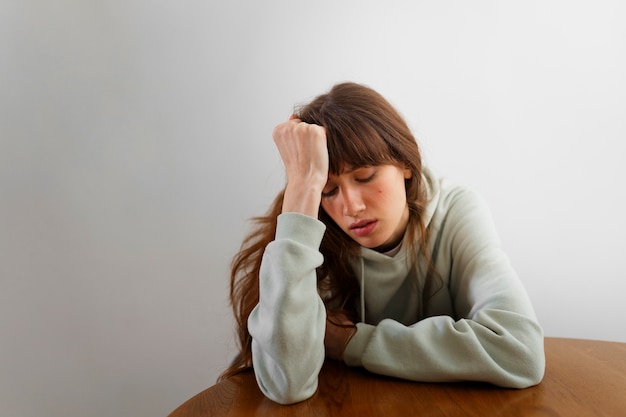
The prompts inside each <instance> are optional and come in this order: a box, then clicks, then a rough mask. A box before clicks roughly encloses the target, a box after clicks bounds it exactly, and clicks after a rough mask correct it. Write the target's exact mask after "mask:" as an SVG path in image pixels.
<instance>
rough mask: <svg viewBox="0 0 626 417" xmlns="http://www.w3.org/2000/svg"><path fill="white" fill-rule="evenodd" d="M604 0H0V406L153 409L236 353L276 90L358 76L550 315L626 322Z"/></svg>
mask: <svg viewBox="0 0 626 417" xmlns="http://www.w3.org/2000/svg"><path fill="white" fill-rule="evenodd" d="M625 21H626V3H624V2H622V1H621V0H613V1H611V0H589V1H582V0H537V1H501V0H497V1H496V0H493V1H488V0H477V1H466V0H451V1H414V0H407V1H385V2H382V1H362V0H350V1H334V0H332V1H331V0H327V1H316V2H299V1H287V0H284V1H262V2H261V1H259V2H255V1H247V2H244V1H232V0H229V1H206V0H205V1H200V0H175V1H174V0H169V1H166V0H159V1H153V0H150V1H149V0H109V1H106V0H92V1H83V0H59V1H55V2H50V1H44V0H41V1H37V0H1V1H0V338H1V340H0V414H2V415H6V416H16V417H30V416H33V417H34V416H42V415H45V416H48V417H57V416H58V417H61V416H81V417H84V416H97V417H104V416H137V417H142V416H146V417H147V416H157V415H163V416H164V415H167V414H168V413H169V412H170V411H172V410H173V409H174V408H176V407H177V406H178V405H179V404H181V403H182V402H183V401H185V400H186V399H188V398H189V397H191V396H192V395H194V394H196V393H197V392H199V391H201V390H203V389H204V388H206V387H208V386H210V385H212V384H213V383H214V382H215V379H216V378H217V376H218V374H219V372H221V371H222V370H223V369H224V368H225V366H226V365H227V363H228V362H229V360H230V359H231V358H232V356H233V354H234V348H235V344H234V341H233V325H232V318H231V312H230V308H229V305H228V301H227V288H228V266H229V263H230V259H231V258H232V256H233V254H234V253H235V252H236V250H237V249H238V247H239V244H240V242H241V240H242V239H243V237H244V235H245V233H246V231H247V230H248V227H249V226H250V223H249V222H248V221H247V219H249V218H250V217H252V216H254V215H258V214H261V213H263V212H264V211H265V209H266V207H267V206H268V204H269V203H270V201H271V199H272V198H273V196H274V194H275V193H276V192H277V191H278V189H279V188H280V187H281V186H282V184H283V182H284V177H283V171H282V165H281V161H280V158H279V156H278V153H277V152H276V150H275V149H274V146H273V143H272V140H271V131H272V128H273V127H274V125H275V124H277V123H279V122H282V121H283V120H285V119H287V117H288V116H289V114H290V113H291V111H292V109H293V106H294V105H297V104H300V103H303V102H305V101H307V100H309V99H311V98H312V97H313V96H315V95H317V94H319V93H322V92H324V91H326V90H327V89H328V88H330V87H331V86H332V84H334V83H336V82H339V81H345V80H351V81H356V82H361V83H364V84H367V85H369V86H371V87H373V88H375V89H377V90H378V91H380V92H381V93H382V94H383V95H384V96H386V97H387V98H388V99H389V100H390V101H391V102H392V103H393V104H394V105H395V106H396V107H397V108H398V109H399V110H400V112H401V113H402V114H403V115H404V116H405V117H406V119H407V121H408V122H409V124H410V125H411V127H412V129H413V130H414V133H415V135H416V137H417V138H418V141H419V143H420V145H421V146H422V149H423V152H424V157H425V161H426V163H427V164H428V165H430V166H431V167H432V168H434V169H435V170H436V171H437V172H438V173H439V174H440V175H442V176H448V177H452V178H454V179H456V180H459V181H462V182H465V183H466V184H468V185H470V186H473V187H474V188H476V189H478V190H479V191H480V192H481V193H482V194H483V195H484V196H485V197H486V199H487V200H488V202H489V203H490V206H491V208H492V210H493V215H494V218H495V221H496V223H497V225H498V228H499V230H500V232H501V236H502V241H503V245H504V247H505V249H506V251H507V252H508V253H509V254H510V257H511V260H512V262H513V264H514V266H515V267H516V269H517V270H518V272H519V274H520V276H521V277H522V279H523V281H524V283H525V285H526V287H527V289H528V292H529V293H530V296H531V298H532V300H533V302H534V305H535V307H536V310H537V314H538V316H539V318H540V320H541V322H542V324H543V325H544V328H545V332H546V334H547V335H548V336H565V337H580V338H594V339H609V340H615V341H622V342H626V327H625V326H623V320H622V318H623V317H624V316H626V303H625V302H624V296H623V294H624V290H625V288H626V285H625V284H624V278H625V277H626V272H625V270H626V269H625V268H626V267H625V259H626V256H625V255H624V247H625V245H624V235H625V233H626V226H625V222H624V212H625V211H626V191H625V190H626V187H625V184H624V179H625V178H626V168H625V167H624V163H623V161H624V159H625V157H626V152H625V146H624V141H625V139H626V122H625V120H626V117H625V116H626V80H625V75H624V74H626V44H625V40H626V25H625V24H624V22H625Z"/></svg>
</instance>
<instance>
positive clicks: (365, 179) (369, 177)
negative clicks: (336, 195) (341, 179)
mask: <svg viewBox="0 0 626 417" xmlns="http://www.w3.org/2000/svg"><path fill="white" fill-rule="evenodd" d="M375 176H376V171H374V172H373V173H372V175H370V176H368V177H366V178H355V181H356V182H360V183H366V182H370V181H371V180H373V179H374V177H375Z"/></svg>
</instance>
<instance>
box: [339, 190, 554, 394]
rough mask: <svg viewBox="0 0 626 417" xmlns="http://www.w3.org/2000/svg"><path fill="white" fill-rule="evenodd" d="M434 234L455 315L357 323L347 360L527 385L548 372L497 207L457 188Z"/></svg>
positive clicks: (374, 367)
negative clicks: (495, 217) (502, 239)
mask: <svg viewBox="0 0 626 417" xmlns="http://www.w3.org/2000/svg"><path fill="white" fill-rule="evenodd" d="M442 206H443V208H444V209H445V214H441V216H442V221H441V223H440V225H439V226H438V227H437V228H435V230H434V231H433V233H434V234H435V233H438V234H440V235H439V236H438V238H439V241H440V247H439V253H438V258H437V259H436V260H435V262H436V265H437V268H438V270H439V271H440V272H442V274H444V276H443V277H442V278H443V279H444V282H445V283H446V284H447V285H448V288H447V289H446V288H444V289H443V290H444V291H445V290H447V291H449V294H450V298H451V301H452V304H453V306H454V311H455V314H454V317H453V316H447V315H440V316H434V317H428V318H426V319H424V320H421V321H419V322H417V323H415V324H413V325H410V326H405V325H402V324H400V323H398V322H397V321H393V320H390V319H385V320H383V321H381V322H380V323H378V325H376V326H373V325H369V324H364V323H359V324H357V328H358V330H357V332H356V334H355V336H354V337H353V338H352V340H351V341H350V343H349V344H348V346H347V349H346V352H345V354H344V358H345V361H346V363H347V364H348V365H353V366H363V367H365V368H367V369H368V370H370V371H372V372H376V373H380V374H383V375H389V376H394V377H399V378H405V379H411V380H418V381H432V382H444V381H462V380H472V381H483V382H489V383H492V384H495V385H499V386H503V387H510V388H525V387H528V386H532V385H536V384H538V383H539V382H540V381H541V379H542V378H543V374H544V368H545V357H544V350H543V331H542V329H541V327H540V326H539V324H538V322H537V319H536V316H535V313H534V310H533V308H532V306H531V303H530V300H529V298H528V295H527V293H526V291H525V289H524V288H523V286H522V283H521V281H520V280H519V278H518V276H517V274H516V273H515V271H514V270H513V268H512V267H511V265H510V262H509V260H508V258H507V257H506V255H505V254H504V253H503V251H502V250H501V248H500V243H499V239H498V236H497V233H496V230H495V226H494V224H493V221H492V219H491V214H490V212H489V210H488V208H487V206H486V204H485V203H484V201H483V200H482V198H480V197H479V196H478V195H477V194H475V193H473V192H470V191H460V192H456V193H451V194H450V195H448V196H447V197H446V198H445V201H444V202H442V203H440V207H439V208H438V210H440V209H441V208H442Z"/></svg>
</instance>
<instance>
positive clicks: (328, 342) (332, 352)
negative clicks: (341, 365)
mask: <svg viewBox="0 0 626 417" xmlns="http://www.w3.org/2000/svg"><path fill="white" fill-rule="evenodd" d="M326 314H327V317H326V336H325V337H324V347H326V356H327V357H329V358H331V359H335V360H343V352H344V350H346V346H347V345H348V342H350V339H352V336H354V334H355V333H356V326H355V325H354V323H353V322H351V321H350V320H349V319H348V318H347V317H346V315H345V314H343V313H338V312H332V311H327V312H326Z"/></svg>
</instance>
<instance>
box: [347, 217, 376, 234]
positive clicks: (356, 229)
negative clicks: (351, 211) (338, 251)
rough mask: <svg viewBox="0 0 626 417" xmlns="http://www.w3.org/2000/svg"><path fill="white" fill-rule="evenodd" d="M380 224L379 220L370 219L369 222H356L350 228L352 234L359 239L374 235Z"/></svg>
mask: <svg viewBox="0 0 626 417" xmlns="http://www.w3.org/2000/svg"><path fill="white" fill-rule="evenodd" d="M377 224H378V221H377V220H373V219H368V220H359V221H358V222H354V223H352V224H351V225H350V226H349V229H350V231H351V232H352V233H354V234H355V235H357V236H359V237H364V236H367V235H369V234H370V233H372V231H374V229H375V228H376V225H377Z"/></svg>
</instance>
